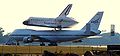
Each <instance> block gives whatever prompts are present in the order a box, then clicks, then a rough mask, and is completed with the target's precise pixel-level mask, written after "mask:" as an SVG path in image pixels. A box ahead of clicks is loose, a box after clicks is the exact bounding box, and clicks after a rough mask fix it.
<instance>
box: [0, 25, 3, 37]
mask: <svg viewBox="0 0 120 56" xmlns="http://www.w3.org/2000/svg"><path fill="white" fill-rule="evenodd" d="M3 32H4V30H3V28H2V27H0V36H3Z"/></svg>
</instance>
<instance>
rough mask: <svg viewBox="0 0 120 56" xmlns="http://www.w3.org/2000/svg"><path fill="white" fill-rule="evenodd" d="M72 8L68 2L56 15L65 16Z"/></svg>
mask: <svg viewBox="0 0 120 56" xmlns="http://www.w3.org/2000/svg"><path fill="white" fill-rule="evenodd" d="M71 8H72V4H69V5H68V6H67V7H66V8H65V9H64V10H63V11H62V13H61V14H60V15H59V16H58V17H64V16H67V15H68V14H69V12H70V10H71Z"/></svg>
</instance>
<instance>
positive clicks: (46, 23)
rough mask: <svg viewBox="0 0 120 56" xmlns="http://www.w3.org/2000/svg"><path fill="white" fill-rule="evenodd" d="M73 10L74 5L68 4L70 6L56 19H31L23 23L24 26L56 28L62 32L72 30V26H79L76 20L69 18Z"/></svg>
mask: <svg viewBox="0 0 120 56" xmlns="http://www.w3.org/2000/svg"><path fill="white" fill-rule="evenodd" d="M71 8H72V4H68V6H67V7H66V8H65V9H64V10H63V11H62V13H61V14H60V15H59V16H58V17H56V18H43V17H29V18H28V19H27V20H25V21H24V22H23V24H24V25H28V26H38V27H48V28H54V29H55V30H57V29H58V30H62V28H70V27H71V26H73V25H75V24H78V22H77V21H75V20H74V18H71V17H67V15H68V14H69V12H70V10H71Z"/></svg>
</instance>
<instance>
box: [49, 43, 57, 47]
mask: <svg viewBox="0 0 120 56" xmlns="http://www.w3.org/2000/svg"><path fill="white" fill-rule="evenodd" d="M48 46H57V43H50V44H48Z"/></svg>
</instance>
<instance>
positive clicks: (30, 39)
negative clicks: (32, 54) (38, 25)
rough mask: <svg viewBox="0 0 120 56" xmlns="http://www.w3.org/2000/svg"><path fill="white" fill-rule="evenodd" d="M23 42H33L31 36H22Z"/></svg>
mask: <svg viewBox="0 0 120 56" xmlns="http://www.w3.org/2000/svg"><path fill="white" fill-rule="evenodd" d="M23 42H24V43H31V42H33V39H32V37H24V38H23Z"/></svg>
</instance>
